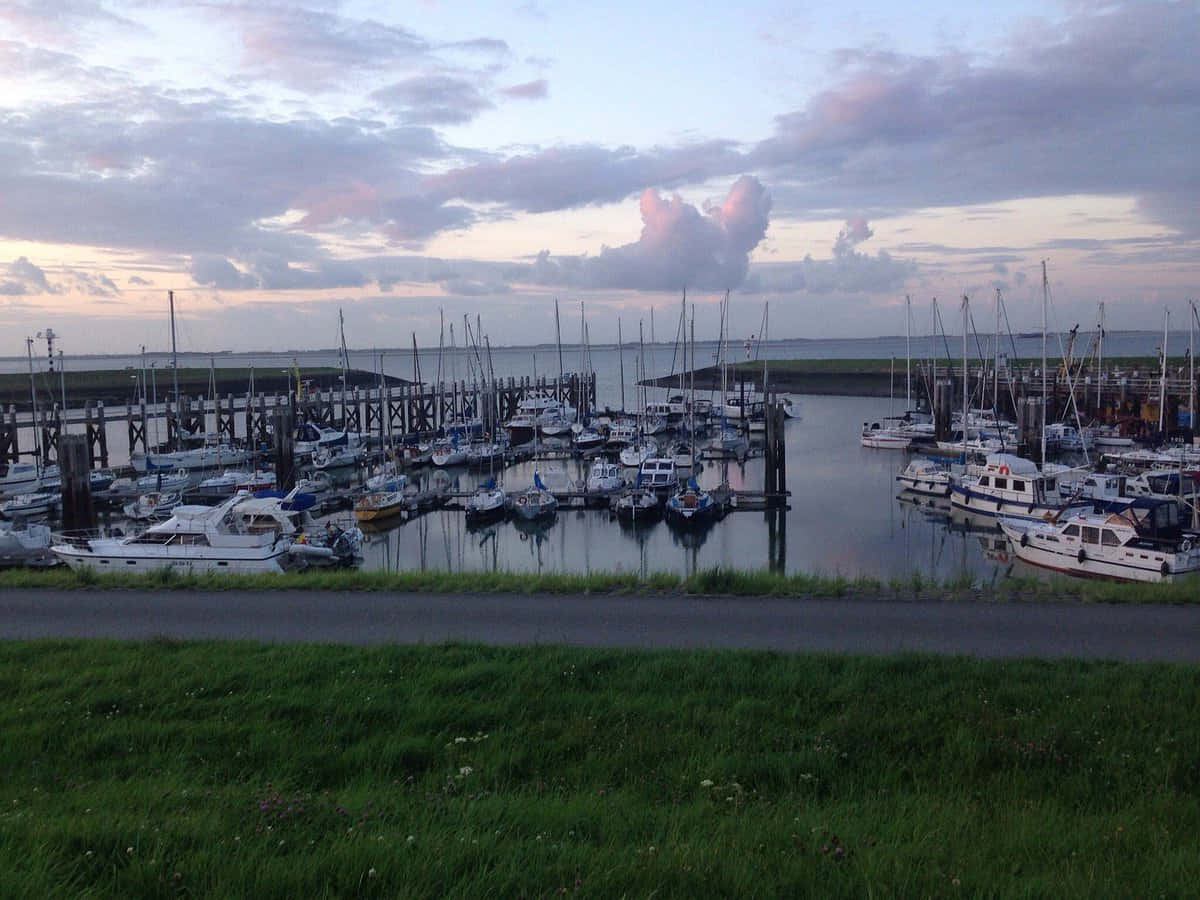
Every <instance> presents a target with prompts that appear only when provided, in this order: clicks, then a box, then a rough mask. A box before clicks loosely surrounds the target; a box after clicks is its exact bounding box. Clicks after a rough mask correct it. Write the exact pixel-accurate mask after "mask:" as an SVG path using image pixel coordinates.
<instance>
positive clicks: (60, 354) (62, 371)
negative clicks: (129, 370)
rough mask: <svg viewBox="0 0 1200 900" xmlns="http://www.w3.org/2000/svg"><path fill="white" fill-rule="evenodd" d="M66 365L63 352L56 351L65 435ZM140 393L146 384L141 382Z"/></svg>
mask: <svg viewBox="0 0 1200 900" xmlns="http://www.w3.org/2000/svg"><path fill="white" fill-rule="evenodd" d="M65 366H66V363H64V362H63V352H62V351H61V350H59V351H58V388H59V391H60V392H61V393H62V430H63V434H66V433H67V376H66V371H65ZM142 393H143V394H145V393H146V382H145V381H144V380H143V381H142Z"/></svg>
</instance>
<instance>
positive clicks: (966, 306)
mask: <svg viewBox="0 0 1200 900" xmlns="http://www.w3.org/2000/svg"><path fill="white" fill-rule="evenodd" d="M970 302H971V301H970V300H968V299H967V295H966V294H963V302H962V314H963V377H962V392H963V413H962V431H963V463H964V464H965V463H966V461H967V407H968V402H967V401H968V395H969V394H970V387H969V385H970V381H971V375H970V371H969V370H968V369H967V318H968V316H969V315H970V311H969V310H970Z"/></svg>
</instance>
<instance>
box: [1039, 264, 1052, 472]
mask: <svg viewBox="0 0 1200 900" xmlns="http://www.w3.org/2000/svg"><path fill="white" fill-rule="evenodd" d="M1049 294H1050V279H1049V278H1047V277H1046V261H1045V260H1044V259H1043V260H1042V459H1041V465H1043V466H1044V465H1046V419H1047V418H1048V416H1047V407H1046V305H1047V303H1049Z"/></svg>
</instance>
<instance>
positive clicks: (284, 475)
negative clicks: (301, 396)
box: [272, 406, 296, 492]
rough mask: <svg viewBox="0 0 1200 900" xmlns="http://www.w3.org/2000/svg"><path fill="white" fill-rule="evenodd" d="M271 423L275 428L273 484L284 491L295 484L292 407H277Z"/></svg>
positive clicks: (293, 418)
mask: <svg viewBox="0 0 1200 900" xmlns="http://www.w3.org/2000/svg"><path fill="white" fill-rule="evenodd" d="M272 423H273V425H274V428H275V486H276V487H277V488H278V489H279V490H281V491H285V492H286V491H290V490H291V489H292V488H294V487H295V486H296V426H295V415H294V414H293V412H292V408H291V407H290V406H282V407H277V408H276V409H275V415H274V416H273V417H272Z"/></svg>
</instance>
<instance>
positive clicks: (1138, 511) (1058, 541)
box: [1000, 497, 1200, 582]
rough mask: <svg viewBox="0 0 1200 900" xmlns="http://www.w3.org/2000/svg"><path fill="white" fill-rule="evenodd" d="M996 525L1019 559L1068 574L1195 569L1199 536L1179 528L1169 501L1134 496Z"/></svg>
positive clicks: (1145, 575)
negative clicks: (1109, 506)
mask: <svg viewBox="0 0 1200 900" xmlns="http://www.w3.org/2000/svg"><path fill="white" fill-rule="evenodd" d="M1000 527H1001V529H1003V531H1004V534H1005V535H1006V536H1007V537H1008V539H1009V540H1010V541H1012V543H1013V547H1014V549H1015V552H1016V554H1017V557H1018V558H1019V559H1021V560H1024V561H1025V562H1027V563H1030V564H1032V565H1035V566H1041V567H1043V568H1047V569H1054V570H1055V571H1059V572H1066V573H1068V574H1071V575H1082V576H1086V577H1091V578H1108V579H1113V580H1118V581H1148V582H1161V581H1172V580H1174V579H1175V578H1178V577H1179V576H1181V575H1187V574H1190V573H1192V572H1196V571H1200V535H1197V534H1195V533H1193V532H1188V531H1184V530H1183V529H1182V528H1181V527H1180V519H1179V505H1178V504H1177V503H1176V502H1174V501H1172V500H1156V499H1154V498H1150V497H1138V498H1135V499H1134V500H1132V501H1131V502H1130V503H1128V504H1127V505H1125V506H1124V507H1122V508H1121V509H1120V510H1119V511H1115V512H1104V513H1096V512H1091V511H1086V510H1080V511H1071V512H1070V513H1067V514H1062V515H1059V516H1056V517H1054V518H1053V519H1051V520H1050V521H1045V522H1030V521H1027V520H1020V519H1011V518H1001V519H1000Z"/></svg>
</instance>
